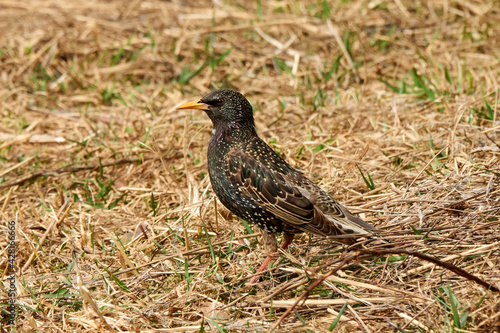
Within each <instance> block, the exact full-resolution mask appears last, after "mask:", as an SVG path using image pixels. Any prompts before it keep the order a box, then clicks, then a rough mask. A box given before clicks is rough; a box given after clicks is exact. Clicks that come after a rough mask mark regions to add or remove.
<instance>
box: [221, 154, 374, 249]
mask: <svg viewBox="0 0 500 333" xmlns="http://www.w3.org/2000/svg"><path fill="white" fill-rule="evenodd" d="M227 163H228V177H229V178H230V180H231V182H232V183H233V184H236V185H237V186H238V188H239V189H240V190H241V194H242V195H245V196H247V197H250V198H252V199H254V200H255V201H256V202H257V203H259V204H260V205H261V206H262V207H263V208H264V209H265V210H266V211H268V212H270V213H272V214H274V215H275V217H276V218H279V219H280V220H281V221H283V222H284V223H285V224H289V225H291V226H292V227H294V228H297V229H300V230H303V231H307V232H310V233H313V234H317V235H320V236H323V237H328V236H337V235H344V234H366V233H367V230H366V229H374V228H373V227H372V226H370V225H369V224H368V223H366V222H364V221H363V220H361V219H360V218H358V217H356V216H354V215H352V214H351V213H350V212H349V211H348V210H347V209H346V208H345V207H343V206H341V205H340V204H339V203H337V202H336V201H335V200H333V199H332V198H331V197H329V196H328V195H327V194H326V192H324V191H323V190H321V188H319V187H318V186H316V185H315V184H314V183H312V182H311V181H310V180H309V179H307V178H306V177H305V176H303V175H302V174H301V173H299V172H297V171H295V170H293V169H291V168H290V167H289V166H287V167H288V170H287V171H288V172H285V173H284V172H282V170H283V168H276V170H274V169H272V168H270V167H267V166H265V165H264V164H263V163H261V162H260V161H258V160H257V159H256V158H255V157H253V156H252V155H250V154H248V153H246V152H244V151H241V150H232V151H230V152H229V153H228V154H227ZM266 164H267V163H266ZM317 191H321V193H323V194H324V195H326V196H327V198H328V200H326V199H325V198H324V196H318V195H317V193H316V192H317ZM316 202H317V203H316ZM339 241H341V242H344V243H348V244H351V243H352V241H351V240H348V239H345V238H344V241H342V240H339Z"/></svg>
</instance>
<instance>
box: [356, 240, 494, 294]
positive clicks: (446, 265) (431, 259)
mask: <svg viewBox="0 0 500 333" xmlns="http://www.w3.org/2000/svg"><path fill="white" fill-rule="evenodd" d="M358 251H359V252H361V253H366V254H371V255H374V256H380V255H386V254H407V255H410V256H414V257H417V258H419V259H422V260H425V261H429V262H432V263H433V264H436V265H438V266H441V267H443V268H446V269H447V270H450V271H452V272H453V273H455V274H457V275H460V276H463V277H464V278H466V279H467V280H471V281H474V282H476V283H477V284H479V285H481V286H483V287H485V288H487V289H489V290H491V291H493V292H500V289H498V288H497V287H495V286H494V285H492V284H490V283H488V282H486V281H483V280H481V279H480V278H478V277H477V276H475V275H472V274H470V273H469V272H467V271H465V270H464V269H462V268H460V267H457V266H455V265H453V264H450V263H447V262H444V261H441V260H439V259H436V258H434V257H431V256H429V255H426V254H423V253H420V252H416V251H411V250H405V249H389V250H369V249H359V250H358Z"/></svg>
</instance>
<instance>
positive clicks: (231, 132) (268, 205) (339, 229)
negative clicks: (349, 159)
mask: <svg viewBox="0 0 500 333" xmlns="http://www.w3.org/2000/svg"><path fill="white" fill-rule="evenodd" d="M180 108H197V109H202V110H204V111H205V112H206V113H207V114H208V116H209V117H210V119H211V120H212V123H213V125H214V128H213V131H212V136H211V138H210V143H209V146H208V172H209V175H210V181H211V183H212V188H213V190H214V192H215V194H216V195H217V197H218V198H219V200H220V201H221V202H222V204H223V205H224V206H226V207H227V208H228V209H229V210H230V211H231V212H232V213H234V214H235V215H237V216H239V217H240V218H242V219H244V220H246V221H247V222H250V223H253V224H255V225H257V226H258V227H259V228H260V229H261V230H262V232H263V236H264V238H265V243H266V244H267V246H266V247H268V250H270V251H273V250H274V251H275V250H276V241H275V234H276V232H284V233H285V236H286V237H288V239H289V241H291V239H292V238H293V235H294V234H297V233H302V232H309V233H312V234H315V235H319V236H323V237H332V238H334V237H336V236H337V237H338V236H340V235H352V236H353V237H347V238H346V237H345V236H344V238H342V237H338V238H335V240H336V241H338V242H341V243H344V244H348V245H350V244H353V243H354V237H355V236H361V235H366V234H368V233H369V232H370V231H373V230H375V228H374V227H372V226H371V225H369V224H368V223H366V222H365V221H363V220H361V219H360V218H358V217H356V216H354V215H352V214H351V213H350V212H349V211H348V210H347V208H345V207H343V206H341V205H340V204H339V203H338V202H337V201H335V200H334V199H333V198H332V197H330V196H329V195H328V193H327V192H326V191H324V190H323V189H321V188H320V187H318V186H317V185H316V184H314V183H313V182H312V181H310V180H309V179H308V178H306V177H305V176H304V175H303V174H302V173H300V172H299V171H297V170H295V169H294V168H292V167H291V166H290V165H289V164H288V163H287V162H286V161H284V160H283V159H282V158H281V157H280V156H279V155H278V154H276V152H275V151H274V150H273V149H272V148H271V147H269V145H267V144H266V143H265V142H264V141H263V140H262V139H261V138H259V136H258V135H257V132H256V131H255V124H254V119H253V112H252V107H251V105H250V103H249V102H248V101H247V100H246V98H245V97H243V95H241V94H240V93H238V92H236V91H233V90H229V89H222V90H216V91H214V92H211V93H209V94H208V95H206V96H204V97H203V98H202V99H201V100H199V101H198V102H192V103H187V104H184V105H183V106H181V107H180ZM266 238H267V239H266ZM273 242H274V245H273V244H272V243H273ZM286 245H288V244H286Z"/></svg>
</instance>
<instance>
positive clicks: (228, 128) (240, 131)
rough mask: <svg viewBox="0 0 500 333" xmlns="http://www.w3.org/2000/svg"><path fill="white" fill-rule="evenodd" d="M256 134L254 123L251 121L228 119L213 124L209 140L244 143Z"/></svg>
mask: <svg viewBox="0 0 500 333" xmlns="http://www.w3.org/2000/svg"><path fill="white" fill-rule="evenodd" d="M255 136H257V132H256V131H255V125H254V123H253V122H251V121H245V122H238V121H228V122H220V123H215V124H214V129H213V131H212V137H211V140H210V141H214V143H215V142H219V141H225V142H230V143H245V142H248V141H249V140H250V139H252V138H254V137H255Z"/></svg>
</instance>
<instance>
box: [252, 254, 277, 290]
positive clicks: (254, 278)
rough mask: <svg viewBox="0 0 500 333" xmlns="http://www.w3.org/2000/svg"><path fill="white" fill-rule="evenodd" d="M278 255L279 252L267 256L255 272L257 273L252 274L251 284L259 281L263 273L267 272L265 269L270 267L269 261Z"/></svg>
mask: <svg viewBox="0 0 500 333" xmlns="http://www.w3.org/2000/svg"><path fill="white" fill-rule="evenodd" d="M277 256H278V253H275V254H271V255H269V256H267V258H266V259H265V260H264V262H263V263H262V265H260V267H259V269H257V271H256V272H255V274H254V275H252V278H251V279H250V281H249V284H255V283H257V282H258V281H259V279H260V276H261V275H262V273H263V272H265V271H267V268H268V266H269V263H270V262H271V260H273V259H274V258H276V257H277Z"/></svg>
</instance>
